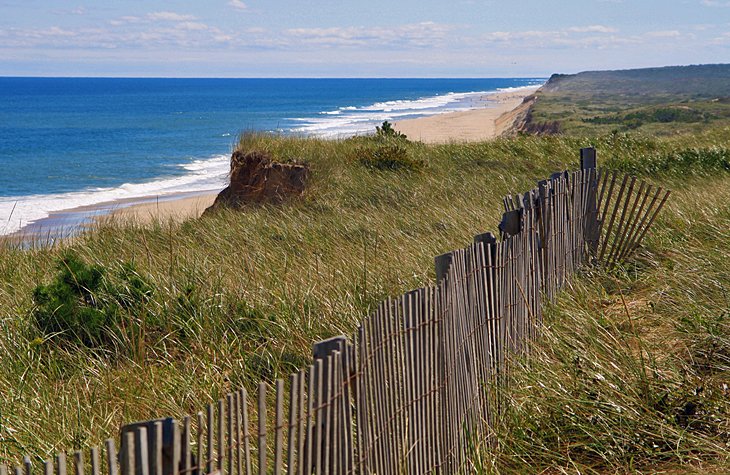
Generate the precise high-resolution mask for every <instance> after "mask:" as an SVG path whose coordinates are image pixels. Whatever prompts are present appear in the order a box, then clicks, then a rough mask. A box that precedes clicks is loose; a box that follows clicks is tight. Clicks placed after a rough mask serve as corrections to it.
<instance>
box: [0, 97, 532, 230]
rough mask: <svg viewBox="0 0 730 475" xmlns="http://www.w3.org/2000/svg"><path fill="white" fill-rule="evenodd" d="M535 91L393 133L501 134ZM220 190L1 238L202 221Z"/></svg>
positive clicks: (126, 205) (162, 198) (59, 217)
mask: <svg viewBox="0 0 730 475" xmlns="http://www.w3.org/2000/svg"><path fill="white" fill-rule="evenodd" d="M537 89H539V86H534V87H520V88H516V89H512V90H508V91H498V92H494V93H485V94H483V95H481V96H479V97H478V98H477V99H476V100H475V107H474V108H473V109H470V110H467V111H459V112H446V113H442V114H436V115H431V116H426V117H420V118H415V119H405V120H401V121H397V122H396V121H394V127H395V128H396V130H398V131H400V132H402V133H405V134H406V135H407V136H408V138H409V140H413V141H421V142H425V143H449V142H473V141H481V140H490V139H494V138H496V137H499V136H500V135H502V134H503V133H504V132H505V131H507V130H508V129H509V128H510V127H511V125H512V124H513V122H514V118H515V117H514V116H515V114H516V111H517V110H518V109H519V107H520V105H521V104H522V103H523V101H524V99H525V98H526V97H528V96H530V95H531V94H533V93H534V92H535V91H536V90H537ZM219 192H220V189H211V190H203V191H194V192H174V193H165V194H160V195H154V194H151V195H148V196H142V197H138V198H126V199H122V200H114V201H110V202H104V203H98V204H94V205H88V206H82V207H77V208H70V209H67V210H62V211H58V212H54V213H51V214H50V215H49V216H48V217H46V218H43V219H39V220H37V221H35V222H32V223H30V224H28V225H26V226H24V227H23V228H22V229H20V230H18V231H16V232H15V233H12V234H10V235H7V236H4V238H5V240H28V239H30V240H38V239H41V240H46V241H54V240H56V239H61V238H63V239H67V238H69V237H73V236H75V235H77V234H78V233H79V232H82V231H83V230H84V229H88V228H89V227H93V226H94V225H99V224H103V223H105V222H126V223H130V224H136V225H148V224H151V223H154V222H169V221H172V222H182V221H185V220H187V219H191V218H198V217H200V216H201V215H202V214H203V212H204V211H205V210H206V209H207V208H208V207H209V206H210V205H212V204H213V202H214V201H215V198H216V197H217V196H218V193H219Z"/></svg>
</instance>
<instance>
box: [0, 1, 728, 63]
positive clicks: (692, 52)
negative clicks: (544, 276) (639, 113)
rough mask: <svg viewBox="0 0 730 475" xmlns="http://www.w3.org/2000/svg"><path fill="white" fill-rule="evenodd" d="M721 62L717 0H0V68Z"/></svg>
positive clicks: (724, 43)
mask: <svg viewBox="0 0 730 475" xmlns="http://www.w3.org/2000/svg"><path fill="white" fill-rule="evenodd" d="M721 62H730V0H665V1H660V0H565V1H549V0H543V1H537V0H527V1H519V2H518V1H497V0H494V1H488V0H481V1H480V0H448V1H435V0H367V1H360V2H354V1H348V0H320V1H316V0H311V1H306V0H298V1H295V0H210V1H205V2H203V1H192V0H188V1H161V0H145V1H141V0H117V1H114V2H74V1H73V0H72V1H58V0H44V1H37V0H10V1H3V0H0V75H5V76H7V75H30V76H168V77H169V76H174V77H521V76H546V75H549V74H550V73H553V72H563V73H570V72H577V71H582V70H589V69H618V68H632V67H643V66H661V65H670V64H699V63H721Z"/></svg>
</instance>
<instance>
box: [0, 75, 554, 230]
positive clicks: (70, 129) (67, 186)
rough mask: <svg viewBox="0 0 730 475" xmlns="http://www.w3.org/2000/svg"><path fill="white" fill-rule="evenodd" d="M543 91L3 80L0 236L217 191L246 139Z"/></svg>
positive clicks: (441, 82) (365, 123)
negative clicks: (94, 212) (73, 214)
mask: <svg viewBox="0 0 730 475" xmlns="http://www.w3.org/2000/svg"><path fill="white" fill-rule="evenodd" d="M543 82H544V78H508V79H131V78H130V79H112V78H0V164H1V165H2V167H1V168H0V234H7V233H10V232H13V231H16V230H18V229H19V228H21V227H22V226H24V225H26V224H28V223H31V222H33V221H36V220H39V219H42V218H44V217H47V216H48V215H49V214H50V213H52V212H55V211H59V210H64V209H70V208H74V207H78V206H87V205H94V204H98V203H102V202H109V201H112V200H118V199H128V198H135V197H143V196H150V195H164V194H166V193H172V192H181V191H202V190H212V189H217V188H221V187H222V186H223V184H224V181H225V174H226V172H227V171H228V155H229V154H230V151H231V149H232V146H233V144H234V142H235V141H236V138H237V136H238V134H240V133H241V132H242V131H245V130H260V131H274V132H279V133H285V134H286V133H294V134H312V135H320V136H324V137H342V136H349V135H353V134H358V133H366V132H369V131H372V130H373V129H374V126H375V125H376V124H379V123H381V122H382V121H383V120H391V121H392V120H399V119H404V118H411V117H418V116H424V115H432V114H438V113H442V112H449V111H456V110H465V109H469V108H473V107H474V100H475V98H476V97H483V95H484V94H485V93H489V92H494V91H497V90H501V89H507V88H516V87H524V86H530V85H537V84H541V83H543Z"/></svg>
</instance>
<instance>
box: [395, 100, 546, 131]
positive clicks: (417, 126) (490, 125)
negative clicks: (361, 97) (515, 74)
mask: <svg viewBox="0 0 730 475" xmlns="http://www.w3.org/2000/svg"><path fill="white" fill-rule="evenodd" d="M537 89H538V87H531V88H520V89H518V90H514V91H506V92H497V93H493V94H485V95H483V96H481V97H480V98H479V99H478V102H477V104H476V105H475V106H476V108H475V109H473V110H469V111H464V112H451V113H446V114H439V115H434V116H430V117H421V118H418V119H408V120H402V121H399V122H395V123H394V127H395V128H396V129H397V130H398V131H400V132H402V133H404V134H406V135H407V136H408V138H409V139H410V140H416V141H421V142H425V143H448V142H474V141H480V140H488V139H492V138H495V137H498V136H500V135H502V133H503V132H505V131H506V130H507V129H508V128H509V127H510V126H511V125H512V123H513V122H514V114H512V112H513V111H514V110H515V109H516V108H517V107H518V106H519V105H520V104H522V101H523V100H524V99H525V97H527V96H529V95H530V94H532V93H534V92H535V91H536V90H537Z"/></svg>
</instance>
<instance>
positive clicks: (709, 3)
mask: <svg viewBox="0 0 730 475" xmlns="http://www.w3.org/2000/svg"><path fill="white" fill-rule="evenodd" d="M700 3H701V4H702V5H704V6H706V7H730V2H727V1H719V0H702V1H701V2H700Z"/></svg>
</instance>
